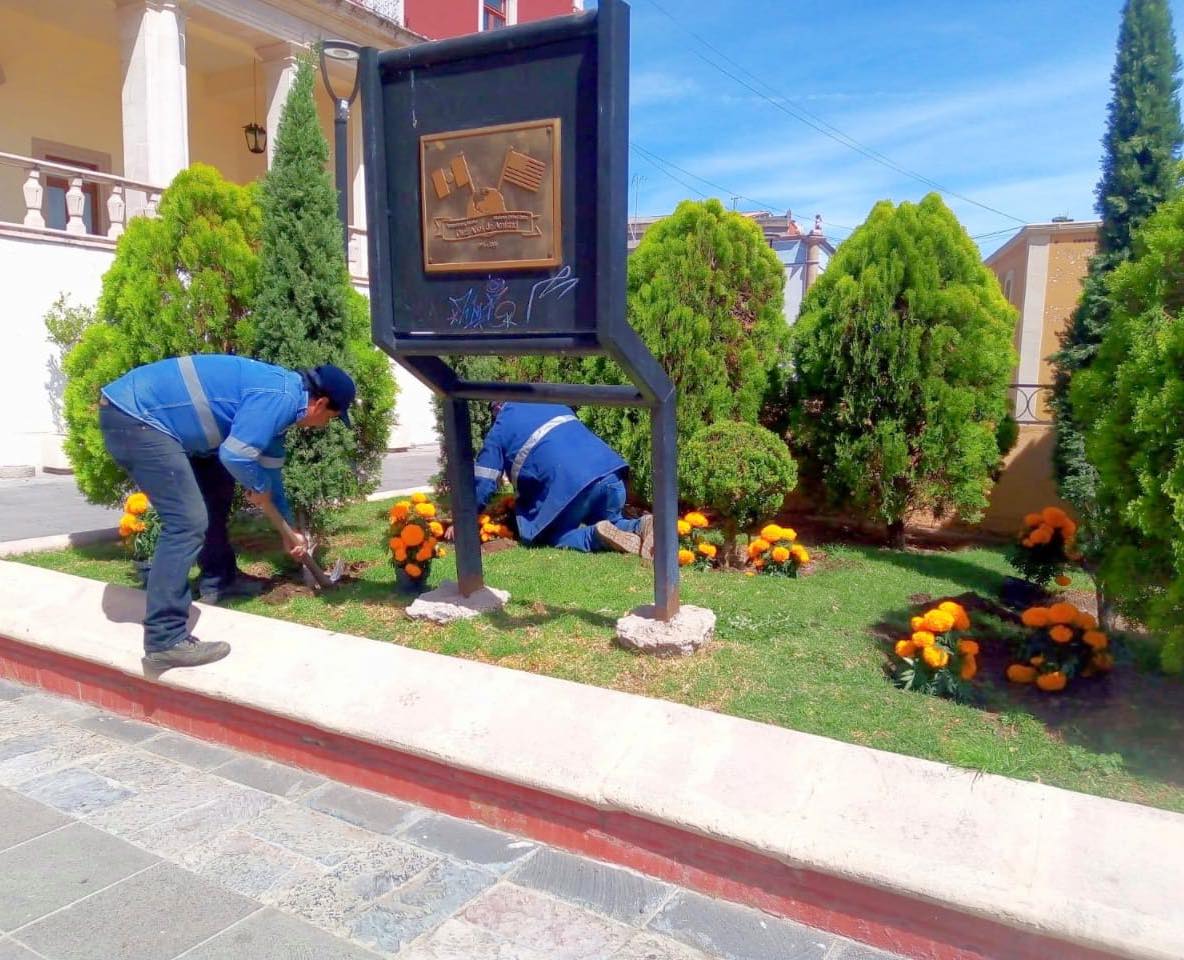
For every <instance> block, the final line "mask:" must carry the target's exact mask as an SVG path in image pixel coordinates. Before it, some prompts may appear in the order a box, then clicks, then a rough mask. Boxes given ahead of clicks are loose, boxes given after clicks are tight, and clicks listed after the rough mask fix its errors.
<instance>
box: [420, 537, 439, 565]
mask: <svg viewBox="0 0 1184 960" xmlns="http://www.w3.org/2000/svg"><path fill="white" fill-rule="evenodd" d="M435 546H436V545H435V544H434V543H432V541H431V540H429V541H428V542H427V543H425V544H424V545H423V546H422V547H420V548H419V552H418V553H417V554H416V555H415V559H416V560H417V561H419V562H420V563H423V562H425V561H427V560H431V559H432V554H433V553H434V552H435Z"/></svg>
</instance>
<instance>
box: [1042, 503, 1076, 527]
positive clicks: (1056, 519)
mask: <svg viewBox="0 0 1184 960" xmlns="http://www.w3.org/2000/svg"><path fill="white" fill-rule="evenodd" d="M1040 519H1041V520H1043V521H1044V522H1045V523H1046V524H1048V525H1049V526H1050V527H1054V528H1055V527H1060V526H1064V524H1065V521H1067V520H1068V519H1069V514H1067V513H1065V511H1064V510H1062V509H1061V508H1060V507H1045V508H1044V509H1043V510H1041V511H1040Z"/></svg>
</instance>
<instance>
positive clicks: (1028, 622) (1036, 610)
mask: <svg viewBox="0 0 1184 960" xmlns="http://www.w3.org/2000/svg"><path fill="white" fill-rule="evenodd" d="M1020 620H1021V621H1023V624H1024V626H1025V627H1037V628H1039V627H1047V626H1048V624H1049V615H1048V607H1028V609H1027V610H1025V611H1024V612H1023V613H1022V614H1021V615H1020Z"/></svg>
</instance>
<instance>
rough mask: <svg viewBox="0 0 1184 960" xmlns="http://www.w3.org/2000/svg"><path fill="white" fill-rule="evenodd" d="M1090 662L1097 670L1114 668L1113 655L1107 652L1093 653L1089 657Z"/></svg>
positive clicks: (1104, 670)
mask: <svg viewBox="0 0 1184 960" xmlns="http://www.w3.org/2000/svg"><path fill="white" fill-rule="evenodd" d="M1090 663H1092V664H1093V665H1094V667H1095V668H1096V669H1098V670H1101V671H1103V672H1106V671H1108V670H1113V669H1114V657H1113V656H1112V655H1111V654H1109V653H1102V652H1101V651H1099V652H1098V653H1095V654H1094V655H1093V657H1092V658H1091V659H1090Z"/></svg>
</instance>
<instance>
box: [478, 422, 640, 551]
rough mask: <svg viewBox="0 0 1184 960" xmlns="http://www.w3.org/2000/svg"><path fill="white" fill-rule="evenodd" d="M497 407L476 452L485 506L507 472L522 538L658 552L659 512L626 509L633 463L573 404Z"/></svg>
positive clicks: (559, 544)
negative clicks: (626, 512)
mask: <svg viewBox="0 0 1184 960" xmlns="http://www.w3.org/2000/svg"><path fill="white" fill-rule="evenodd" d="M494 411H495V412H496V414H497V419H495V420H494V422H493V427H492V428H491V429H490V431H489V434H488V435H487V436H486V438H485V445H484V446H483V447H482V448H481V452H480V453H479V454H478V455H477V464H476V484H477V505H478V508H483V507H484V506H485V505H486V504H487V503H488V502H489V501H490V500H491V499H492V498H493V495H494V494H495V493H496V492H497V488H498V486H499V484H500V483H501V478H502V475H503V474H504V475H505V476H507V477H509V478H510V483H512V484H513V485H514V489H515V492H516V502H515V513H516V515H517V520H518V536H519V538H520V539H521V540H522V542H523V543H525V544H533V545H535V546H545V547H562V548H565V549H568V550H582V551H584V552H591V551H595V550H616V551H618V552H621V553H633V554H640V555H642V556H644V557H647V558H652V557H653V518H652V517H651V516H650V515H648V514H647V515H646V516H644V517H642V518H641V519H639V520H626V519H625V518H624V517H623V516H622V515H621V509H622V508H623V507H624V506H625V482H624V477H625V474H626V472H627V471H628V469H629V468H628V465H627V464H626V463H625V461H624V460H622V459H621V457H620V456H619V455H618V454H617V453H616V452H615V451H614V450H613V449H612V448H611V447H610V446H609V445H608V444H606V443H605V442H604V441H603V440H601V439H600V437H598V436H596V434H594V433H593V432H592V431H591V430H589V429H588V428H587V427H586V426H584V424H583V423H581V422H580V421H579V420H578V419H577V418H576V415H575V414H574V413H573V412H572V410H571V408H570V407H562V406H558V405H554V404H541V403H507V404H494Z"/></svg>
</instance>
